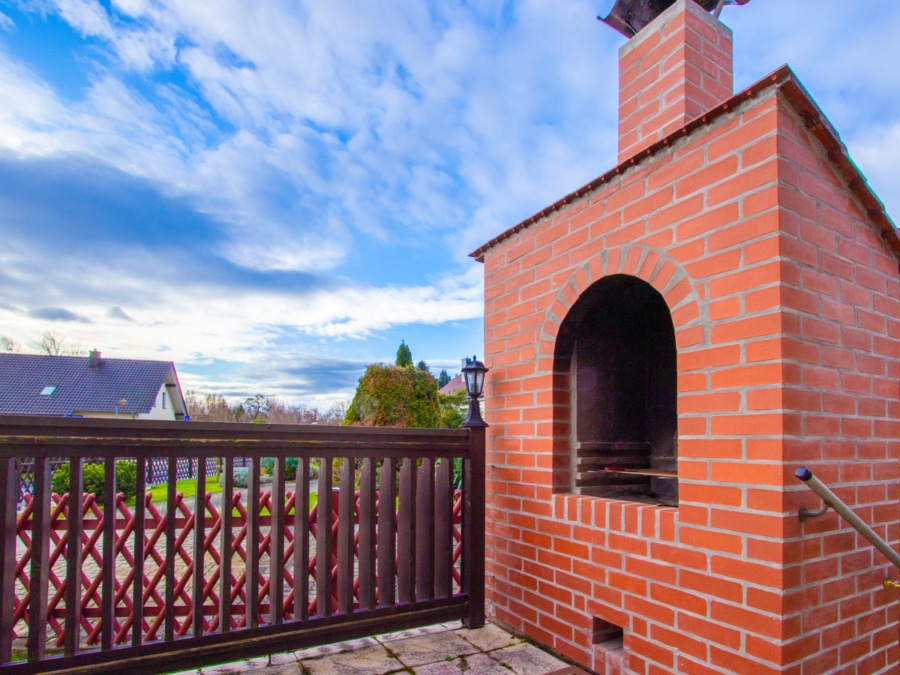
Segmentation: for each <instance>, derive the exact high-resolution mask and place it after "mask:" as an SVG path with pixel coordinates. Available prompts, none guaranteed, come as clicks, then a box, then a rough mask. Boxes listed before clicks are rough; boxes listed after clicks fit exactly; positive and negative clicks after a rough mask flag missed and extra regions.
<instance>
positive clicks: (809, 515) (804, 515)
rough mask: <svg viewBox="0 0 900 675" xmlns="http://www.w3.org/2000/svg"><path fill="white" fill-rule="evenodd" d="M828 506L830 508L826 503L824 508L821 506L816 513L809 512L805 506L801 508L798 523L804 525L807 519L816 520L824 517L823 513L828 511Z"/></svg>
mask: <svg viewBox="0 0 900 675" xmlns="http://www.w3.org/2000/svg"><path fill="white" fill-rule="evenodd" d="M830 506H831V504H829V503H828V502H825V506H823V507H822V508H821V509H819V510H818V511H810V510H809V509H808V508H806V507H805V506H801V507H800V514H799V515H800V522H801V523H805V522H806V519H807V518H818V517H819V516H824V515H825V512H826V511H827V510H828V507H830Z"/></svg>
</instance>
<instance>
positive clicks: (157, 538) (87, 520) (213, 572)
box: [13, 490, 462, 647]
mask: <svg viewBox="0 0 900 675" xmlns="http://www.w3.org/2000/svg"><path fill="white" fill-rule="evenodd" d="M286 497H287V499H286V502H285V506H284V509H283V513H284V514H285V519H283V520H282V522H281V523H280V524H279V527H280V529H281V530H282V531H283V532H284V536H285V538H286V540H287V546H286V547H285V549H284V554H283V558H282V563H283V565H284V567H285V568H286V569H290V567H291V565H289V563H290V562H291V561H292V558H293V555H294V532H293V528H292V525H291V519H293V515H294V513H293V511H294V507H295V498H294V493H292V492H289V493H287V495H286ZM150 499H151V495H150V494H147V495H146V497H145V504H146V505H145V513H146V514H147V517H146V519H145V522H144V531H145V535H144V561H145V562H144V570H145V572H144V575H143V589H144V590H143V596H144V602H145V604H144V606H143V621H142V633H143V640H144V641H150V640H154V639H156V638H157V637H158V634H159V629H160V626H161V624H162V623H163V620H164V613H163V611H162V610H163V606H164V604H165V601H164V599H163V595H162V593H163V589H162V588H161V584H162V582H163V581H164V574H165V565H164V563H165V552H164V551H163V553H160V551H159V550H158V548H157V547H158V545H159V544H160V542H161V538H162V535H163V533H164V531H165V524H166V521H165V518H164V516H163V514H162V513H160V511H159V510H158V509H157V508H156V505H155V504H153V503H152V502H151V501H150ZM271 499H272V493H271V492H263V493H262V494H261V495H260V500H259V510H260V512H261V513H269V514H271V512H272V509H271ZM376 499H377V498H376ZM453 499H454V504H453V510H452V514H453V523H454V525H453V529H452V532H453V558H452V562H453V571H452V574H453V581H454V590H455V591H458V590H459V585H460V582H461V579H460V574H459V566H458V562H459V556H460V554H461V552H462V537H461V532H460V529H459V526H460V524H461V520H462V519H461V512H462V493H461V492H460V491H459V490H457V491H455V492H454V497H453ZM52 500H53V505H54V506H53V509H52V511H51V514H50V541H51V549H50V556H49V563H50V571H49V581H50V585H51V594H50V602H49V604H48V606H47V621H48V624H49V626H50V629H51V631H52V632H53V634H54V635H55V640H54V645H55V646H56V647H62V646H63V640H64V637H65V628H64V623H63V622H64V618H65V608H64V603H63V597H64V594H65V582H66V580H65V571H64V570H62V572H61V573H60V571H59V569H58V568H59V567H60V566H61V565H62V566H64V563H65V560H66V547H67V546H68V529H69V526H68V517H69V508H68V503H69V494H64V495H57V494H53V495H52ZM213 501H214V500H213V495H212V494H211V493H206V498H205V501H204V507H205V516H204V517H205V526H206V527H205V529H206V536H205V538H204V547H203V556H204V557H208V558H209V559H210V560H211V562H212V565H211V566H209V567H207V566H204V570H205V574H204V578H203V616H204V622H203V631H204V632H205V633H208V632H214V631H216V630H218V628H219V619H220V613H221V608H220V602H221V598H220V596H219V594H218V593H217V590H216V589H217V588H218V582H219V578H220V575H221V552H220V550H219V547H218V546H217V539H218V535H219V533H220V531H221V528H222V517H221V514H220V512H219V510H218V509H217V508H216V506H215V505H214V503H213ZM376 503H377V501H376ZM231 504H232V509H233V511H234V512H236V514H237V517H235V518H234V519H233V521H232V527H233V528H234V529H235V530H237V532H236V534H235V537H234V540H233V541H234V543H233V546H232V557H234V556H235V555H236V556H237V561H236V562H237V564H236V565H235V566H233V567H232V578H231V593H230V601H231V614H232V616H231V628H240V627H242V626H243V625H244V623H245V618H246V611H245V609H246V592H247V585H246V581H247V579H246V562H247V551H246V548H245V546H244V542H245V540H246V534H247V527H248V519H247V510H246V508H245V507H244V504H243V502H242V495H241V493H240V492H234V493H233V494H232V501H231ZM33 505H34V500H33V498H32V497H31V495H26V496H25V506H24V508H23V509H22V510H21V511H20V512H19V514H18V518H17V519H16V536H17V538H18V540H19V545H18V547H17V556H16V579H17V581H18V585H17V593H16V598H15V611H14V612H13V617H14V621H15V622H16V623H17V625H18V626H19V630H18V631H17V632H16V637H17V638H21V637H25V634H26V631H27V625H28V612H27V608H28V603H29V601H30V592H29V589H30V587H31V580H30V579H29V574H28V573H29V570H30V563H31V550H32V546H31V544H32V541H31V536H30V535H31V530H32V517H33ZM337 507H338V504H337V499H333V500H332V518H331V520H332V525H331V529H332V533H333V536H337V532H338V529H339V523H340V516H339V514H338V508H337ZM176 508H177V509H178V515H177V517H176V519H175V526H176V531H177V539H176V540H175V547H176V551H177V558H176V559H177V560H179V561H180V562H181V564H180V565H178V567H179V568H180V569H176V576H175V598H176V600H175V602H176V604H175V621H176V626H175V631H174V632H175V636H176V637H183V636H185V635H187V634H188V631H189V629H190V622H189V621H187V620H185V617H190V616H191V615H192V614H193V600H192V597H191V594H190V593H189V592H187V590H186V589H187V588H188V587H189V584H191V583H192V576H193V569H194V565H193V562H194V555H193V550H192V548H191V546H190V535H191V533H192V532H193V530H194V522H195V517H194V512H193V511H192V510H191V508H190V506H189V505H188V503H187V502H186V501H185V500H184V498H183V497H182V495H181V494H180V493H179V494H177V495H176ZM82 509H83V513H84V516H83V518H82V521H81V523H82V524H81V527H80V528H78V529H79V530H80V531H81V550H82V552H81V555H82V560H83V561H84V564H83V566H82V571H81V575H80V576H81V586H82V595H81V629H82V631H83V640H84V644H86V645H97V644H99V641H100V628H101V621H100V619H101V610H102V606H101V596H100V588H101V585H102V581H103V554H102V552H101V550H100V548H98V546H99V540H100V538H101V536H102V534H103V519H104V517H105V516H104V510H103V509H102V508H101V506H100V505H98V504H97V502H96V499H95V497H94V495H92V494H86V495H84V501H83V507H82ZM318 512H319V504H318V503H316V504H314V505H313V506H312V508H311V509H310V512H309V529H308V532H307V534H308V535H311V536H312V538H313V539H315V538H316V536H317V530H318ZM115 514H116V540H115V556H116V558H117V560H121V561H124V563H125V571H124V572H123V573H122V574H117V575H116V577H115V580H114V589H115V594H116V610H115V613H114V622H115V638H114V640H113V644H115V645H123V644H128V643H130V642H131V639H132V638H131V630H132V618H133V615H134V612H133V604H132V599H131V596H130V595H129V594H128V593H127V591H128V589H129V588H130V587H131V586H132V584H133V583H134V546H133V541H132V539H133V537H134V536H135V531H136V530H137V529H138V528H136V527H135V518H136V516H135V514H134V512H133V511H131V510H130V509H129V508H128V506H126V505H125V501H124V499H123V496H122V494H121V493H120V494H119V495H117V499H116V504H115ZM353 516H354V563H355V564H354V567H355V568H358V559H359V531H358V525H359V492H355V493H354V510H353ZM394 517H395V518H396V514H395V516H394ZM376 524H377V523H376ZM260 525H261V527H262V528H264V529H263V531H261V532H260V537H259V540H260V548H259V556H260V557H261V558H263V557H265V556H271V543H272V536H273V531H272V519H271V515H267V516H262V517H261V518H260ZM233 565H234V563H233ZM316 565H317V555H316V554H315V553H313V554H312V555H310V556H309V557H308V559H307V564H306V571H307V573H306V578H305V579H303V580H302V581H301V583H306V584H307V585H309V584H310V583H311V582H313V581H314V576H313V575H315V571H316ZM118 567H119V566H118V565H117V566H116V568H117V569H118ZM148 568H150V569H151V570H152V573H150V574H148V573H147V570H148ZM235 568H237V570H236V569H235ZM236 571H237V572H238V573H237V574H236ZM332 577H333V578H334V579H336V578H337V558H336V556H334V555H332ZM284 579H285V582H286V588H287V591H288V592H287V594H286V595H285V596H284V597H283V598H282V603H283V611H284V616H285V618H288V619H289V618H293V612H294V607H293V601H294V578H293V576H292V575H291V574H290V573H289V572H286V573H285V577H284ZM353 588H354V597H355V602H354V607H355V608H359V597H358V592H359V577H358V575H357V576H355V577H354V580H353ZM269 592H270V583H269V578H268V576H266V575H260V576H259V589H258V596H259V600H260V613H261V615H263V616H265V615H267V614H268V613H269V611H270V609H271V606H270V602H271V599H270V596H269ZM376 593H377V591H376ZM376 597H377V596H376ZM317 602H318V598H317V597H313V599H312V600H311V601H310V602H309V603H308V605H307V612H308V615H310V616H314V615H316V614H317V613H318V608H317ZM331 605H332V611H336V610H337V587H336V586H335V587H334V588H333V589H332V593H331ZM20 633H21V634H20Z"/></svg>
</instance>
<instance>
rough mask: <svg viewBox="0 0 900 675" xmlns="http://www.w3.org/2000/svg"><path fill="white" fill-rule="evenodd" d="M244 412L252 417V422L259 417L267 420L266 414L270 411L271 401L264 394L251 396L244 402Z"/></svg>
mask: <svg viewBox="0 0 900 675" xmlns="http://www.w3.org/2000/svg"><path fill="white" fill-rule="evenodd" d="M244 410H246V411H247V414H248V415H250V421H251V422H255V421H256V419H257V418H258V417H263V418H265V416H266V412H268V410H269V399H268V398H266V396H265V395H264V394H256V396H249V397H248V398H247V400H245V401H244Z"/></svg>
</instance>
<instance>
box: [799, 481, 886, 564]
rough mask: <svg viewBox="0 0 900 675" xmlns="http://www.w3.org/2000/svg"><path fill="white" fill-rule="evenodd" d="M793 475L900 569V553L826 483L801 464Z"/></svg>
mask: <svg viewBox="0 0 900 675" xmlns="http://www.w3.org/2000/svg"><path fill="white" fill-rule="evenodd" d="M794 475H795V476H796V477H797V478H798V480H801V481H803V482H804V483H806V487H808V488H809V489H810V490H812V491H813V492H815V493H816V494H817V495H819V497H821V498H822V501H823V502H825V504H827V505H828V506H830V507H831V508H833V509H834V510H835V511H837V512H838V513H839V514H840V516H841V517H842V518H843V519H844V520H846V521H847V522H848V523H849V524H850V525H851V526H852V527H853V529H854V530H856V531H857V532H859V533H860V534H861V535H862V536H864V537H865V538H866V539H867V540H868V542H869V543H870V544H872V546H874V547H875V548H877V549H878V550H879V551H881V552H882V553H883V554H884V556H885V557H886V558H887V559H888V560H890V561H891V562H892V563H894V566H895V567H897V568H898V569H900V554H898V553H897V552H896V551H895V550H894V549H892V548H891V547H890V545H888V543H887V542H886V541H885V540H884V539H882V538H881V537H879V536H878V535H877V534H875V532H874V531H873V530H872V528H871V527H869V526H868V525H866V524H865V523H864V522H863V521H862V519H861V518H860V517H859V516H857V515H856V514H855V513H853V511H851V510H850V507H849V506H847V505H846V504H845V503H844V502H842V501H841V499H840V498H839V497H838V496H837V495H835V494H834V493H833V492H832V491H831V490H830V489H829V488H828V486H827V485H825V484H824V483H821V482H820V481H819V479H818V478H816V477H815V476H813V473H812V471H810V470H809V469H807V468H806V467H805V466H801V467H800V468H799V469H797V470H796V471H795V472H794Z"/></svg>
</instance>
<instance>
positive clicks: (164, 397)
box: [162, 392, 166, 410]
mask: <svg viewBox="0 0 900 675" xmlns="http://www.w3.org/2000/svg"><path fill="white" fill-rule="evenodd" d="M162 394H163V398H162V404H163V405H162V407H163V410H165V409H166V392H163V393H162Z"/></svg>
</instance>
